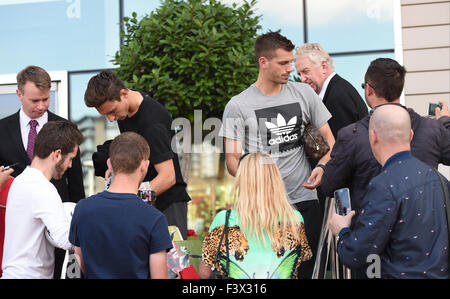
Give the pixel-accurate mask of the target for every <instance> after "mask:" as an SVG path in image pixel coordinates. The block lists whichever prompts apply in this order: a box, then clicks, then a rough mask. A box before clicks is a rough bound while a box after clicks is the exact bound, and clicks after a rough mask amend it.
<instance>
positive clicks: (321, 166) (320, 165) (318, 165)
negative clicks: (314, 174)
mask: <svg viewBox="0 0 450 299" xmlns="http://www.w3.org/2000/svg"><path fill="white" fill-rule="evenodd" d="M317 167H320V168H322V169H323V171H325V165H323V164H317V165H316V167H315V168H317Z"/></svg>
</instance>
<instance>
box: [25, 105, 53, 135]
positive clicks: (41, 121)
mask: <svg viewBox="0 0 450 299" xmlns="http://www.w3.org/2000/svg"><path fill="white" fill-rule="evenodd" d="M30 120H31V118H29V117H28V115H26V114H25V112H23V107H20V112H19V121H20V127H21V128H27V127H28V126H29V125H30ZM35 120H36V121H37V122H38V127H37V130H40V129H41V128H42V126H43V125H45V123H46V122H47V121H48V112H47V111H45V113H44V114H43V115H42V116H41V117H38V118H36V119H35Z"/></svg>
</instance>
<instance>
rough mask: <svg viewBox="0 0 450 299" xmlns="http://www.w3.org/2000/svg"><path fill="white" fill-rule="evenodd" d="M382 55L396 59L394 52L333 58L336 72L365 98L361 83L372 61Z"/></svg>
mask: <svg viewBox="0 0 450 299" xmlns="http://www.w3.org/2000/svg"><path fill="white" fill-rule="evenodd" d="M380 57H383V58H391V59H395V55H394V53H383V54H376V55H351V56H334V57H332V58H333V62H334V68H335V71H336V73H337V74H339V76H341V77H342V78H344V79H345V80H347V81H349V82H350V83H351V84H352V85H353V87H355V88H356V90H357V91H358V92H359V94H360V95H361V97H362V98H363V99H364V90H363V89H362V88H361V83H363V82H364V75H365V74H366V71H367V68H368V67H369V65H370V62H372V61H373V60H375V59H377V58H380Z"/></svg>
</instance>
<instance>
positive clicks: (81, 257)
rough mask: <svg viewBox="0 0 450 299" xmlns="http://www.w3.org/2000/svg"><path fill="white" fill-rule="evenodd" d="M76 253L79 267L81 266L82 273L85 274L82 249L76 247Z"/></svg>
mask: <svg viewBox="0 0 450 299" xmlns="http://www.w3.org/2000/svg"><path fill="white" fill-rule="evenodd" d="M74 251H75V252H74V255H75V259H76V260H77V263H78V265H80V268H81V272H83V273H84V260H83V254H82V253H81V248H80V247H77V246H74Z"/></svg>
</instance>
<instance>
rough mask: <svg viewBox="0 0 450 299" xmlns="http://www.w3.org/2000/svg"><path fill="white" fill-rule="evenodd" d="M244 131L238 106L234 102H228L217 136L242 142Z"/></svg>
mask: <svg viewBox="0 0 450 299" xmlns="http://www.w3.org/2000/svg"><path fill="white" fill-rule="evenodd" d="M244 130H245V128H244V119H243V117H242V114H241V111H240V109H239V106H238V105H237V104H236V103H235V102H233V101H230V102H229V103H228V104H227V105H226V107H225V111H224V112H223V117H222V127H221V128H220V132H219V136H222V137H225V138H228V139H232V140H238V141H244Z"/></svg>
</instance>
